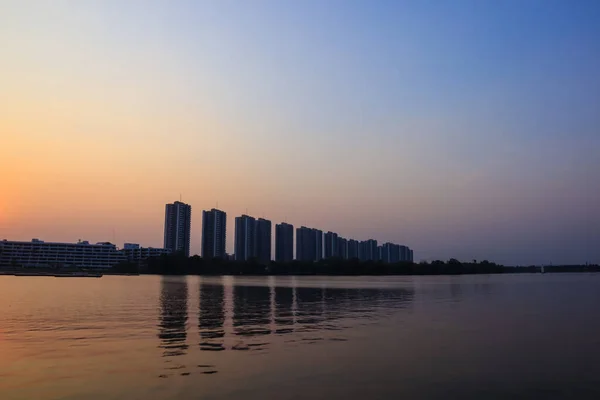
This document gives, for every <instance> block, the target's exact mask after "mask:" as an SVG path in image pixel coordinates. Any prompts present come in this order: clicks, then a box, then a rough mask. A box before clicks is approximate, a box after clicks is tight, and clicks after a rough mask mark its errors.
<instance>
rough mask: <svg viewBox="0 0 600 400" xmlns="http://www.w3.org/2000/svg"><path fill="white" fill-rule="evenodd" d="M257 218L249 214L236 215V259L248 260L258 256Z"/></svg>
mask: <svg viewBox="0 0 600 400" xmlns="http://www.w3.org/2000/svg"><path fill="white" fill-rule="evenodd" d="M255 230H256V219H254V218H253V217H250V216H248V215H242V216H241V217H235V243H234V246H235V250H234V254H235V260H236V261H248V260H249V259H251V258H255V257H256V250H255V249H256V240H255V238H256V236H255V234H256V232H255Z"/></svg>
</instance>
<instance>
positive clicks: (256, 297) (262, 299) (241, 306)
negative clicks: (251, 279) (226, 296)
mask: <svg viewBox="0 0 600 400" xmlns="http://www.w3.org/2000/svg"><path fill="white" fill-rule="evenodd" d="M270 324H271V288H270V287H269V286H242V285H235V286H234V287H233V327H234V333H235V335H238V336H257V335H268V334H270V333H271V327H270Z"/></svg>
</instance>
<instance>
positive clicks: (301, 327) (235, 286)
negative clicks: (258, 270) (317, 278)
mask: <svg viewBox="0 0 600 400" xmlns="http://www.w3.org/2000/svg"><path fill="white" fill-rule="evenodd" d="M238 279H239V278H232V277H228V278H226V279H223V280H221V281H215V280H207V281H205V282H202V281H201V283H200V285H199V310H198V330H199V336H200V349H201V350H207V351H221V350H225V349H234V350H258V349H261V348H264V347H265V346H267V345H269V344H270V343H271V342H272V341H273V340H276V339H275V336H270V339H267V337H269V336H268V335H271V334H275V335H276V336H277V337H279V336H281V335H288V334H293V335H297V336H298V338H293V340H292V341H295V340H296V339H299V340H311V341H312V340H318V339H319V338H326V337H327V334H326V333H325V332H327V331H332V330H335V331H341V330H345V329H350V328H352V327H354V326H358V325H361V324H364V323H368V321H369V320H378V319H381V318H385V317H387V316H388V315H390V314H391V313H393V312H395V310H397V309H401V308H405V307H408V306H409V305H410V304H411V303H412V301H413V298H414V290H413V289H412V288H409V287H401V288H398V287H396V288H343V287H324V286H323V287H315V286H312V287H310V286H307V285H305V286H297V285H296V280H295V279H293V278H292V279H288V278H270V279H269V280H264V281H263V280H254V279H239V280H238ZM176 288H177V286H175V284H173V283H170V284H168V283H166V282H165V283H163V296H162V298H164V299H165V300H164V301H163V310H164V311H163V318H162V319H163V323H162V325H161V326H165V327H167V328H168V327H170V328H171V329H170V330H167V329H166V328H162V330H161V339H163V342H164V343H163V344H164V345H165V346H164V347H166V345H167V344H168V345H169V346H170V347H169V349H170V351H180V352H181V351H184V350H185V348H187V346H185V338H186V337H185V329H182V328H184V327H185V321H186V319H187V315H186V314H185V313H184V314H177V312H176V310H177V309H181V307H183V309H184V310H185V306H187V303H186V298H187V287H185V291H183V290H179V289H178V290H176ZM177 294H179V295H180V296H179V297H177ZM183 294H185V296H183ZM178 298H179V299H181V301H178V300H177V299H178ZM167 300H169V301H167ZM165 302H166V303H165ZM167 303H168V305H167ZM167 317H168V318H167ZM178 327H179V329H177V328H178ZM315 332H323V333H322V334H319V335H318V336H317V335H315ZM303 336H306V337H303ZM335 338H339V333H338V334H336V336H335ZM167 340H169V341H168V342H167ZM173 346H184V347H173Z"/></svg>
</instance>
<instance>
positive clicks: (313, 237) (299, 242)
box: [296, 226, 323, 261]
mask: <svg viewBox="0 0 600 400" xmlns="http://www.w3.org/2000/svg"><path fill="white" fill-rule="evenodd" d="M322 258H323V231H321V230H318V229H314V228H307V227H305V226H302V227H300V228H298V229H296V260H298V261H319V260H321V259H322Z"/></svg>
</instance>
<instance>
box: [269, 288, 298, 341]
mask: <svg viewBox="0 0 600 400" xmlns="http://www.w3.org/2000/svg"><path fill="white" fill-rule="evenodd" d="M273 292H274V293H275V296H274V297H275V298H274V303H275V318H274V322H275V327H276V328H275V333H290V332H293V331H294V323H295V313H294V288H292V287H288V286H275V287H274V288H273Z"/></svg>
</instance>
